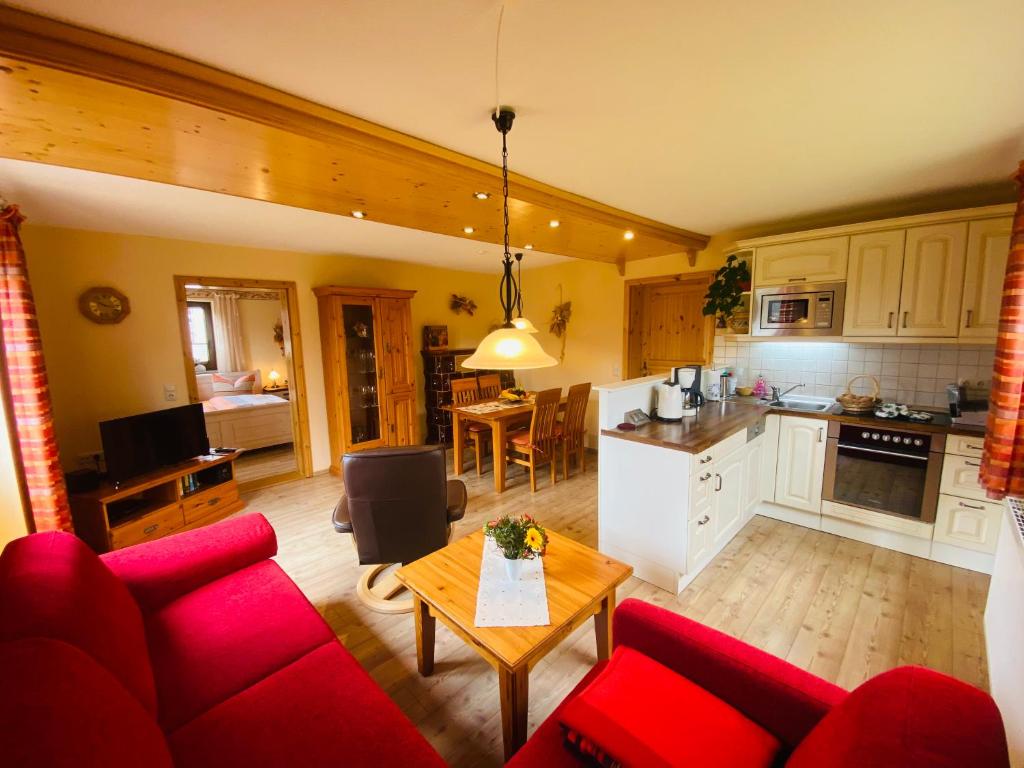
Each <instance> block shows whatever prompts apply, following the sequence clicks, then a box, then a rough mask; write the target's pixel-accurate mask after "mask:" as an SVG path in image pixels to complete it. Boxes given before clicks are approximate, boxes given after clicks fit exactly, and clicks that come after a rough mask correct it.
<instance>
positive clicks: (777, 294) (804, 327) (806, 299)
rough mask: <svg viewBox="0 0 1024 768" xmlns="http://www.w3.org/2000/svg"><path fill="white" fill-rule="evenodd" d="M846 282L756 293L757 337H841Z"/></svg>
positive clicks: (758, 290) (778, 288) (789, 287)
mask: <svg viewBox="0 0 1024 768" xmlns="http://www.w3.org/2000/svg"><path fill="white" fill-rule="evenodd" d="M845 302H846V283H800V284H798V285H771V286H767V287H765V288H758V289H757V290H756V291H754V307H755V309H756V315H755V320H754V327H753V334H754V335H755V336H842V335H843V306H844V304H845Z"/></svg>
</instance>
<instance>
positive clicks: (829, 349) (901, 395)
mask: <svg viewBox="0 0 1024 768" xmlns="http://www.w3.org/2000/svg"><path fill="white" fill-rule="evenodd" d="M993 356H994V347H992V346H972V347H968V346H957V345H939V344H926V345H914V344H852V343H825V342H814V341H792V342H771V341H763V342H751V341H747V340H735V339H728V338H723V337H719V338H717V339H715V367H716V368H722V367H728V368H730V369H731V370H732V371H733V372H734V375H736V376H737V377H738V379H739V381H738V383H739V384H740V385H741V386H743V385H747V386H753V383H754V381H756V380H757V377H758V375H759V374H760V375H763V376H764V378H765V381H766V382H768V384H775V385H777V386H779V387H782V388H783V389H784V388H786V387H790V386H792V385H794V384H804V385H806V386H804V387H801V388H800V389H797V390H796V391H794V393H793V394H795V395H796V394H804V395H817V396H820V397H835V396H836V395H838V394H840V393H842V392H844V391H845V390H846V383H847V381H849V380H850V379H851V378H853V377H854V376H856V375H858V374H870V375H873V376H874V377H875V378H877V379H878V382H879V385H880V386H881V389H882V393H881V397H882V398H883V399H884V400H895V401H896V402H900V403H906V404H908V405H921V406H928V405H931V406H938V407H945V406H946V404H947V399H946V385H947V384H951V383H953V382H960V381H968V382H970V383H971V385H972V386H979V384H978V383H979V382H986V383H987V382H988V381H989V380H990V379H991V377H992V360H993ZM981 386H984V385H981ZM869 391H870V384H869V383H868V382H867V381H864V380H862V381H859V382H857V384H856V385H855V386H854V392H856V393H858V394H864V393H867V392H869Z"/></svg>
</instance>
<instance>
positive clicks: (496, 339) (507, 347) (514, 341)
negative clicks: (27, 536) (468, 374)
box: [462, 109, 558, 371]
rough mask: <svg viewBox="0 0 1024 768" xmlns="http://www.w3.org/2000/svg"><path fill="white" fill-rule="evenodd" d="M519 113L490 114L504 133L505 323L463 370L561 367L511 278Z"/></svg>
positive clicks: (519, 259)
mask: <svg viewBox="0 0 1024 768" xmlns="http://www.w3.org/2000/svg"><path fill="white" fill-rule="evenodd" d="M515 116H516V113H515V112H513V111H512V110H511V109H499V110H496V111H495V112H494V114H492V115H491V119H492V120H493V121H494V125H495V127H496V128H497V129H498V132H499V133H501V178H502V198H503V202H504V214H505V255H504V259H503V261H502V267H503V269H504V275H503V276H502V278H501V283H499V286H498V300H499V301H500V302H501V308H502V310H504V313H505V322H504V324H503V325H502V326H501V327H500V328H498V329H497V330H495V331H491V332H490V333H489V334H487V335H486V336H485V337H484V340H483V341H481V342H480V346H478V347H477V348H476V351H475V352H473V354H472V355H470V356H469V358H467V359H466V360H465V361H464V362H463V363H462V365H463V367H464V368H485V369H490V370H496V371H522V370H526V369H529V368H550V367H551V366H553V365H558V361H557V360H556V359H555V358H553V357H552V356H551V355H549V354H548V353H547V352H545V351H544V349H543V347H541V345H540V344H539V343H538V342H537V339H535V338H534V337H533V336H532V335H531V333H530V331H529V330H528V328H533V325H532V324H530V321H529V320H526V318H524V317H522V309H521V307H522V294H521V293H520V290H519V284H518V283H517V282H516V280H515V278H514V277H513V276H512V253H511V251H510V250H509V237H508V142H507V137H508V132H509V131H510V130H512V121H513V120H514V119H515ZM522 258H523V256H522V254H520V253H517V254H516V261H517V262H520V263H521V262H522ZM516 308H519V309H520V317H519V318H517V320H519V321H521V322H522V323H523V324H522V326H521V327H517V325H516V323H515V322H513V320H512V311H513V310H514V309H516ZM534 333H536V329H534Z"/></svg>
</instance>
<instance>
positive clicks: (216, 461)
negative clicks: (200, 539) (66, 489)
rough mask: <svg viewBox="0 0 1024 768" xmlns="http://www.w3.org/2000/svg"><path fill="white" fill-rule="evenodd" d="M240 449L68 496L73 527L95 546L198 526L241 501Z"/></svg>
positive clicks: (134, 541) (101, 549)
mask: <svg viewBox="0 0 1024 768" xmlns="http://www.w3.org/2000/svg"><path fill="white" fill-rule="evenodd" d="M241 453H242V452H241V451H234V452H232V453H226V454H223V455H216V456H215V455H211V456H203V457H201V458H198V459H193V460H191V461H187V462H184V463H182V464H176V465H175V466H173V467H165V468H163V469H160V470H157V471H155V472H150V473H148V474H145V475H139V476H138V477H133V478H132V479H130V480H127V481H125V482H123V483H121V484H120V485H118V486H115V485H113V484H112V483H103V484H102V485H100V487H99V488H96V489H94V490H91V491H86V492H84V493H77V494H74V495H72V496H71V498H70V502H71V519H72V521H73V522H74V524H75V533H76V534H77V535H78V536H79V538H81V539H83V540H84V541H85V542H86V543H87V544H88V545H89V546H90V547H92V548H93V549H94V550H96V551H97V552H109V551H111V550H113V549H121V548H122V547H127V546H131V545H132V544H139V543H141V542H143V541H152V540H153V539H159V538H161V537H162V536H166V535H168V534H170V533H177V532H178V531H187V530H188V529H190V528H199V527H201V526H203V525H208V524H209V523H212V522H215V521H217V520H220V519H221V518H224V517H227V516H228V515H230V514H231V513H232V512H237V511H238V510H240V509H241V508H242V507H244V506H245V502H244V501H242V500H241V498H239V496H238V483H236V482H235V459H237V458H238V457H239V456H240V455H241Z"/></svg>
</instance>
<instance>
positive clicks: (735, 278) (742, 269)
mask: <svg viewBox="0 0 1024 768" xmlns="http://www.w3.org/2000/svg"><path fill="white" fill-rule="evenodd" d="M749 290H750V268H749V267H748V266H747V262H746V260H745V259H744V260H743V261H740V260H739V259H738V258H737V257H736V254H732V255H730V256H729V257H728V258H726V260H725V264H724V265H722V266H721V267H720V268H719V270H718V271H717V272H716V273H715V279H714V282H712V283H711V285H709V286H708V292H707V293H706V294H705V295H704V310H703V312H704V314H705V315H715V316H717V317H718V318H719V322H720V323H721V324H722V326H723V327H724V324H725V322H726V321H727V320H728V319H729V318H730V317H732V316H733V313H735V312H736V308H737V307H739V306H740V305H741V304H742V303H743V292H744V291H749Z"/></svg>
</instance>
